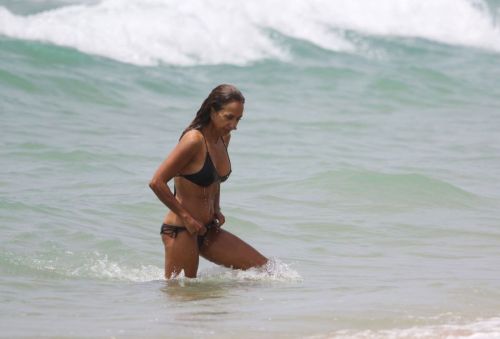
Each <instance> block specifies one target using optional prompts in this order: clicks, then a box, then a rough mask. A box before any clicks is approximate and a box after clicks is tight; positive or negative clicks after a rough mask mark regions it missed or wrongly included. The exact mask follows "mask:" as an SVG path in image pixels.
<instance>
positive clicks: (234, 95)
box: [181, 84, 245, 138]
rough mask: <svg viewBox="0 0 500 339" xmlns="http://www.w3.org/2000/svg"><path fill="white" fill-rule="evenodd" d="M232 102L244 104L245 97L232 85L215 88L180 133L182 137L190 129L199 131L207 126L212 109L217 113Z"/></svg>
mask: <svg viewBox="0 0 500 339" xmlns="http://www.w3.org/2000/svg"><path fill="white" fill-rule="evenodd" d="M233 101H239V102H241V103H242V104H244V103H245V97H244V96H243V94H241V92H240V91H239V89H237V88H236V87H235V86H233V85H228V84H222V85H219V86H217V87H215V88H214V89H213V90H212V92H210V94H209V95H208V97H207V98H206V99H205V100H204V101H203V103H202V104H201V107H200V109H199V110H198V112H196V116H195V118H194V119H193V121H192V122H191V123H190V124H189V126H188V127H187V128H186V129H185V130H184V131H183V132H182V135H181V138H182V136H183V135H184V134H185V133H186V132H188V131H190V130H192V129H201V128H203V127H205V126H206V125H208V123H209V122H210V113H212V109H213V110H214V111H215V112H218V111H220V110H221V109H222V107H224V105H227V104H229V103H231V102H233Z"/></svg>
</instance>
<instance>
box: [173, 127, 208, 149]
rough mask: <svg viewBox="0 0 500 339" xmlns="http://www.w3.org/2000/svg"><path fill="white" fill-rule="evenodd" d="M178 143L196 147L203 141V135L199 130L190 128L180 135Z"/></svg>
mask: <svg viewBox="0 0 500 339" xmlns="http://www.w3.org/2000/svg"><path fill="white" fill-rule="evenodd" d="M179 143H181V144H184V145H186V146H192V147H198V146H200V145H202V144H203V143H204V137H203V134H202V133H201V132H200V131H199V130H197V129H191V130H189V131H187V132H186V133H184V134H183V135H182V136H181V139H180V140H179Z"/></svg>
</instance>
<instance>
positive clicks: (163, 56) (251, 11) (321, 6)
mask: <svg viewBox="0 0 500 339" xmlns="http://www.w3.org/2000/svg"><path fill="white" fill-rule="evenodd" d="M348 31H355V32H358V33H359V34H360V35H361V36H365V35H366V36H372V35H375V36H399V37H408V38H422V39H427V40H431V41H436V42H440V43H445V44H452V45H462V46H470V47H479V48H484V49H487V50H491V51H494V52H500V27H499V25H498V24H497V23H495V21H494V18H493V15H492V13H491V12H489V10H488V7H487V5H486V4H485V3H484V2H482V1H479V0H474V1H473V0H436V1H428V2H422V1H419V0H379V1H372V2H367V1H363V0H352V1H347V2H346V1H341V0H332V1H326V0H310V1H293V2H285V1H283V0H266V1H264V0H256V1H243V0H234V1H230V2H227V1H226V2H222V1H216V0H203V1H202V0H191V1H184V2H179V1H173V0H103V1H101V2H99V3H97V4H87V5H69V6H64V7H60V8H56V9H53V10H49V11H45V12H41V13H37V14H34V15H30V16H19V15H14V14H12V13H11V12H10V11H9V10H7V9H6V8H4V7H0V34H2V35H5V36H8V37H12V38H18V39H27V40H36V41H43V42H47V43H52V44H56V45H60V46H67V47H71V48H75V49H77V50H79V51H82V52H84V53H89V54H94V55H99V56H103V57H107V58H111V59H114V60H118V61H121V62H126V63H132V64H137V65H157V64H159V63H166V64H172V65H200V64H236V65H243V64H247V63H251V62H256V61H259V60H263V59H279V60H287V59H289V58H290V55H289V51H288V48H287V46H286V44H284V43H283V40H282V39H275V38H273V36H274V35H273V34H272V32H276V33H278V34H281V35H283V36H285V37H288V38H293V39H299V40H302V41H306V42H308V43H311V44H314V45H316V46H318V47H321V48H323V49H326V50H331V51H336V52H346V53H361V54H362V53H364V51H366V50H367V48H366V43H365V42H362V41H361V42H360V40H359V39H352V38H349V34H346V32H348Z"/></svg>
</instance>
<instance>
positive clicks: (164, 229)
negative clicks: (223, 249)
mask: <svg viewBox="0 0 500 339" xmlns="http://www.w3.org/2000/svg"><path fill="white" fill-rule="evenodd" d="M216 226H217V224H216V222H215V221H212V222H211V223H208V224H206V225H205V228H206V229H207V232H206V233H205V234H204V235H199V236H198V248H201V246H202V245H203V242H204V241H205V236H206V235H207V233H208V231H209V230H210V229H211V228H213V227H216ZM184 231H187V228H186V227H184V226H177V225H169V224H163V225H161V231H160V234H165V235H168V236H169V237H170V238H173V239H175V238H176V237H177V234H178V233H179V232H184Z"/></svg>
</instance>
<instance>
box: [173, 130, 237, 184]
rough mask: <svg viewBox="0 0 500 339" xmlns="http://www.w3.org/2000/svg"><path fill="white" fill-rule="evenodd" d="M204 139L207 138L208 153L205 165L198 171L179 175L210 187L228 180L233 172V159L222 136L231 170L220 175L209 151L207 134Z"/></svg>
mask: <svg viewBox="0 0 500 339" xmlns="http://www.w3.org/2000/svg"><path fill="white" fill-rule="evenodd" d="M202 135H203V134H202ZM203 139H204V140H205V147H206V149H207V155H206V157H205V163H204V164H203V167H202V168H201V169H200V170H199V171H198V172H196V173H192V174H180V175H179V176H180V177H183V178H184V179H187V180H189V181H191V182H192V183H194V184H196V185H198V186H202V187H208V186H210V185H211V184H213V183H214V182H216V181H218V182H224V181H226V180H227V178H229V175H230V174H231V160H230V159H229V154H228V153H227V146H226V144H225V143H224V139H222V138H221V139H222V143H223V144H224V147H225V148H226V154H227V159H228V160H229V172H228V173H227V174H226V175H222V176H221V175H219V173H217V169H216V168H215V165H214V163H213V162H212V158H211V157H210V153H208V145H207V140H206V139H205V136H203Z"/></svg>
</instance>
